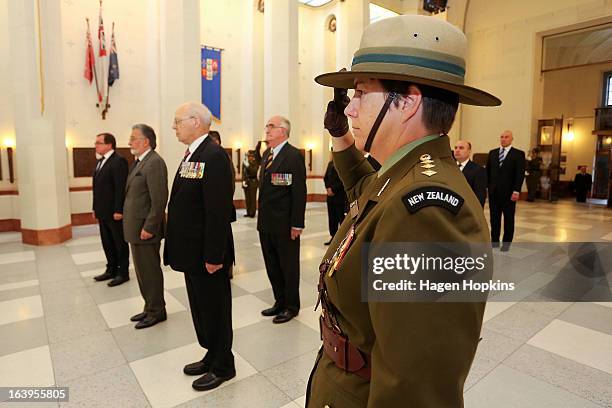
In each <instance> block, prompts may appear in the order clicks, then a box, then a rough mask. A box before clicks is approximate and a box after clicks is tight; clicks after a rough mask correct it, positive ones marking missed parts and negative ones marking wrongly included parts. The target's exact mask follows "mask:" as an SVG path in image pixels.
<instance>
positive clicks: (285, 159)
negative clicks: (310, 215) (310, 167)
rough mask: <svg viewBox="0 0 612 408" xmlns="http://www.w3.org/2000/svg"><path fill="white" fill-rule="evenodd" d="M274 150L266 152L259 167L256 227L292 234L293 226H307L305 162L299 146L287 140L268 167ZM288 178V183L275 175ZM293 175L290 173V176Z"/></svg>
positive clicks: (261, 230) (277, 232)
mask: <svg viewBox="0 0 612 408" xmlns="http://www.w3.org/2000/svg"><path fill="white" fill-rule="evenodd" d="M271 153H272V150H271V149H268V150H266V152H264V155H263V158H262V162H261V169H260V170H259V183H260V184H259V215H258V217H257V230H258V231H260V232H266V233H276V234H289V231H291V227H296V228H304V212H305V211H306V165H305V163H304V157H303V156H302V154H301V153H300V151H299V150H298V149H296V148H295V147H293V146H292V145H290V144H289V143H287V144H286V145H285V146H283V148H282V149H281V151H280V152H279V153H278V156H277V157H275V158H274V160H273V161H272V166H271V167H270V168H269V169H268V170H266V163H267V161H268V156H269V155H270V154H271ZM273 175H275V176H274V177H275V179H276V180H279V179H282V180H288V179H289V177H290V178H291V181H290V183H289V182H288V181H287V182H286V183H287V184H288V185H282V184H281V183H282V181H281V182H279V181H275V183H276V185H275V184H272V178H273ZM289 175H290V176H289Z"/></svg>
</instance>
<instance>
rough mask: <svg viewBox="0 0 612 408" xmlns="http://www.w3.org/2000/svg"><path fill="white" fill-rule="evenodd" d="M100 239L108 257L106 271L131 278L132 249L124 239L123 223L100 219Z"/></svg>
mask: <svg viewBox="0 0 612 408" xmlns="http://www.w3.org/2000/svg"><path fill="white" fill-rule="evenodd" d="M98 226H99V227H100V239H101V240H102V248H104V254H105V255H106V269H107V270H108V271H110V272H111V273H112V274H113V277H115V276H125V277H127V276H129V266H130V248H129V246H128V244H127V242H125V240H124V239H123V222H122V221H121V220H120V221H115V220H113V219H98Z"/></svg>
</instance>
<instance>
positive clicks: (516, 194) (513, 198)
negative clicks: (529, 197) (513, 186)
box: [510, 191, 521, 201]
mask: <svg viewBox="0 0 612 408" xmlns="http://www.w3.org/2000/svg"><path fill="white" fill-rule="evenodd" d="M520 197H521V193H519V192H518V191H515V192H513V193H512V197H510V200H512V201H518V200H519V198H520Z"/></svg>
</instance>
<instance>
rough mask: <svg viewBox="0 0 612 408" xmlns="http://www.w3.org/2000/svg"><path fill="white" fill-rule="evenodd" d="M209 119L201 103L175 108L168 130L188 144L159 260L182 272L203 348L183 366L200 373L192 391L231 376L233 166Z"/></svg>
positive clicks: (233, 370) (186, 370)
mask: <svg viewBox="0 0 612 408" xmlns="http://www.w3.org/2000/svg"><path fill="white" fill-rule="evenodd" d="M211 119H212V116H211V113H210V111H209V110H208V108H206V107H205V106H204V105H202V104H200V103H193V102H192V103H186V104H183V105H181V106H180V107H179V108H178V109H177V111H176V113H175V117H174V126H173V129H174V130H175V132H176V136H177V138H178V140H179V141H180V142H181V143H184V144H185V145H187V146H188V148H187V150H186V151H185V155H184V157H183V160H182V161H181V164H180V166H179V169H178V171H177V173H176V175H175V177H174V182H173V183H172V191H171V193H170V202H169V203H168V224H167V227H166V244H165V245H164V264H166V265H170V266H171V267H172V269H174V270H175V271H179V272H183V273H184V274H185V283H186V286H187V296H188V297H189V306H190V308H191V316H192V318H193V325H194V327H195V331H196V334H197V337H198V342H199V344H200V346H202V347H203V348H205V349H207V350H208V351H207V353H206V355H205V356H204V358H203V359H201V360H200V361H197V362H195V363H191V364H187V365H186V366H185V367H184V369H183V372H184V373H185V374H187V375H201V377H200V378H198V379H196V380H195V381H194V382H193V384H192V387H193V388H194V389H195V390H197V391H206V390H211V389H213V388H216V387H218V386H219V385H221V384H222V383H223V382H225V381H228V380H230V379H232V378H234V377H235V376H236V367H235V365H234V355H233V354H232V336H233V333H232V294H231V288H230V280H229V275H228V269H229V266H230V265H231V264H232V263H233V262H234V242H233V238H232V228H231V225H230V223H231V221H232V219H233V218H235V213H234V206H233V202H232V184H233V182H232V169H231V163H230V160H229V158H228V157H227V153H226V152H225V150H224V149H223V148H222V147H221V146H219V145H217V144H216V143H214V142H213V141H212V140H211V138H210V137H208V131H209V130H210V123H211Z"/></svg>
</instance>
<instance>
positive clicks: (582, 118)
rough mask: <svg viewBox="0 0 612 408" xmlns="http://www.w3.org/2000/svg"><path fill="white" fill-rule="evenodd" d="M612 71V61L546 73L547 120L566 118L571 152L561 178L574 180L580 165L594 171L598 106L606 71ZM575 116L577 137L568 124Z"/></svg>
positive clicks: (544, 110) (565, 143)
mask: <svg viewBox="0 0 612 408" xmlns="http://www.w3.org/2000/svg"><path fill="white" fill-rule="evenodd" d="M607 71H612V63H608V64H597V65H592V66H587V67H579V68H572V69H563V70H558V71H550V72H546V73H544V74H543V88H544V91H543V97H542V99H543V107H542V115H543V118H545V119H552V118H561V117H563V119H564V121H563V136H564V137H563V141H562V149H561V150H562V152H563V153H566V154H567V171H566V174H564V175H561V180H573V178H574V175H575V174H576V173H577V166H579V165H587V166H588V168H589V172H592V170H593V159H594V157H595V147H596V142H597V136H595V135H593V134H591V132H592V131H593V129H594V128H595V108H597V107H599V106H601V97H602V87H603V73H604V72H607ZM570 118H573V127H572V128H573V132H574V139H573V140H572V141H569V140H568V139H567V125H568V123H569V120H570Z"/></svg>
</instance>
